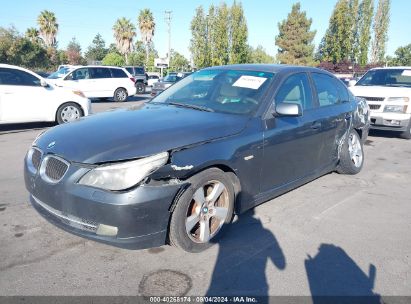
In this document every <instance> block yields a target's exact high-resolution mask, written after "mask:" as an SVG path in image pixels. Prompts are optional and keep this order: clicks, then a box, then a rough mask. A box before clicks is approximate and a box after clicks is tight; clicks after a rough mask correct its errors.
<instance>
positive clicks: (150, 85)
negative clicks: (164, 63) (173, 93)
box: [147, 75, 160, 87]
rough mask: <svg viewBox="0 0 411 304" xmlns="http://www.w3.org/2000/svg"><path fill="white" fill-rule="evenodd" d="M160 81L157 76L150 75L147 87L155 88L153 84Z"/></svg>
mask: <svg viewBox="0 0 411 304" xmlns="http://www.w3.org/2000/svg"><path fill="white" fill-rule="evenodd" d="M159 80H160V77H159V76H157V75H149V76H148V80H147V86H148V87H153V84H154V83H156V82H158V81H159Z"/></svg>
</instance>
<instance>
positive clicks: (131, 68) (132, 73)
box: [126, 67, 134, 75]
mask: <svg viewBox="0 0 411 304" xmlns="http://www.w3.org/2000/svg"><path fill="white" fill-rule="evenodd" d="M126 70H127V72H129V73H130V74H131V75H134V69H133V67H127V68H126Z"/></svg>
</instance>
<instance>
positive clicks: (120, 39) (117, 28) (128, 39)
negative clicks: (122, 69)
mask: <svg viewBox="0 0 411 304" xmlns="http://www.w3.org/2000/svg"><path fill="white" fill-rule="evenodd" d="M113 31H114V38H115V39H116V46H117V49H118V50H119V52H120V53H121V54H123V55H124V56H125V58H126V63H127V62H128V58H127V56H128V54H129V53H130V52H131V51H132V49H133V39H134V37H135V36H136V27H135V26H134V24H133V23H131V21H130V20H129V19H126V18H124V17H122V18H120V19H117V21H116V23H115V24H114V26H113Z"/></svg>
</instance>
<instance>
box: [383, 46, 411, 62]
mask: <svg viewBox="0 0 411 304" xmlns="http://www.w3.org/2000/svg"><path fill="white" fill-rule="evenodd" d="M387 61H388V64H389V65H391V66H411V43H410V44H408V45H406V46H401V47H399V48H398V49H397V50H396V51H395V56H394V58H388V60H387Z"/></svg>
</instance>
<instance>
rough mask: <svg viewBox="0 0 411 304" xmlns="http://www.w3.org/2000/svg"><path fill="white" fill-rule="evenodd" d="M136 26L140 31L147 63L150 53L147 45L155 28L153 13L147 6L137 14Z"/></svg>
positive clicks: (151, 39)
mask: <svg viewBox="0 0 411 304" xmlns="http://www.w3.org/2000/svg"><path fill="white" fill-rule="evenodd" d="M138 27H139V29H140V33H141V40H142V41H143V43H144V45H145V47H146V62H147V63H148V57H149V54H150V50H149V45H150V43H151V42H152V41H153V37H154V30H155V28H156V23H155V22H154V17H153V13H152V12H151V11H150V10H149V9H148V8H146V9H143V10H141V11H140V14H139V16H138Z"/></svg>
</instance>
